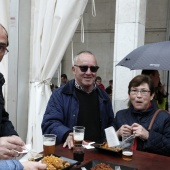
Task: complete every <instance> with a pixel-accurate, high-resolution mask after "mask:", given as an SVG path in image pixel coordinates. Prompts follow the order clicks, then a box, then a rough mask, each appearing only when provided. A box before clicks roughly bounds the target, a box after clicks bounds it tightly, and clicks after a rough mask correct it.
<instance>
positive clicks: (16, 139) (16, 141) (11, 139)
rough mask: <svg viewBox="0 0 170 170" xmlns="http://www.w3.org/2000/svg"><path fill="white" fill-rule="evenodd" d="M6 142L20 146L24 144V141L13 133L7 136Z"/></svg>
mask: <svg viewBox="0 0 170 170" xmlns="http://www.w3.org/2000/svg"><path fill="white" fill-rule="evenodd" d="M8 142H9V143H11V144H14V145H18V146H21V147H23V146H25V143H24V142H23V140H22V139H21V138H20V137H18V136H15V135H13V136H10V137H8Z"/></svg>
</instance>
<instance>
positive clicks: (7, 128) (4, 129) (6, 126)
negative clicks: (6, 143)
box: [0, 105, 18, 136]
mask: <svg viewBox="0 0 170 170" xmlns="http://www.w3.org/2000/svg"><path fill="white" fill-rule="evenodd" d="M1 107H2V108H1ZM0 110H1V111H2V112H1V114H2V118H1V123H0V128H1V129H0V136H11V135H16V136H18V133H17V132H16V131H15V129H14V126H13V124H12V122H11V121H10V120H9V114H8V113H7V112H6V111H5V108H4V107H3V106H2V105H1V106H0Z"/></svg>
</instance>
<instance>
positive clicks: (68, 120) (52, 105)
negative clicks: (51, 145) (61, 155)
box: [42, 51, 114, 149]
mask: <svg viewBox="0 0 170 170" xmlns="http://www.w3.org/2000/svg"><path fill="white" fill-rule="evenodd" d="M98 69H99V66H98V65H97V60H96V57H95V56H94V55H93V54H92V53H91V52H89V51H83V52H80V53H79V54H78V55H77V56H75V58H74V64H73V66H72V72H73V74H74V79H73V80H70V81H69V82H68V83H67V84H66V85H65V86H62V87H60V88H58V89H56V90H55V91H54V92H53V94H52V96H51V98H50V100H49V102H48V105H47V108H46V112H45V114H44V118H43V122H42V132H43V134H45V133H48V134H49V133H52V134H56V135H57V143H64V145H63V147H66V146H68V148H69V149H71V148H72V147H73V135H72V132H73V126H84V127H85V136H84V140H86V141H96V142H102V140H104V139H105V133H104V129H105V128H107V127H109V126H113V121H114V114H113V110H112V104H111V101H110V99H109V97H108V95H107V93H106V92H105V91H103V90H102V89H101V88H100V87H98V86H96V85H95V78H96V74H97V70H98ZM83 142H84V144H86V142H85V141H83Z"/></svg>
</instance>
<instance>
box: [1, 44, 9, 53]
mask: <svg viewBox="0 0 170 170" xmlns="http://www.w3.org/2000/svg"><path fill="white" fill-rule="evenodd" d="M8 52H9V50H8V49H7V48H6V46H5V45H0V53H3V54H4V55H5V54H7V53H8Z"/></svg>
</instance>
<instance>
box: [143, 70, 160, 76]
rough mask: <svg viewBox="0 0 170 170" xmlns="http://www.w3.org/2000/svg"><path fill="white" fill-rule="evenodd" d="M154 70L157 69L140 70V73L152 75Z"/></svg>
mask: <svg viewBox="0 0 170 170" xmlns="http://www.w3.org/2000/svg"><path fill="white" fill-rule="evenodd" d="M156 72H157V70H142V72H141V74H144V75H148V76H149V75H150V74H152V75H153V76H154V75H155V73H156Z"/></svg>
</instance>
